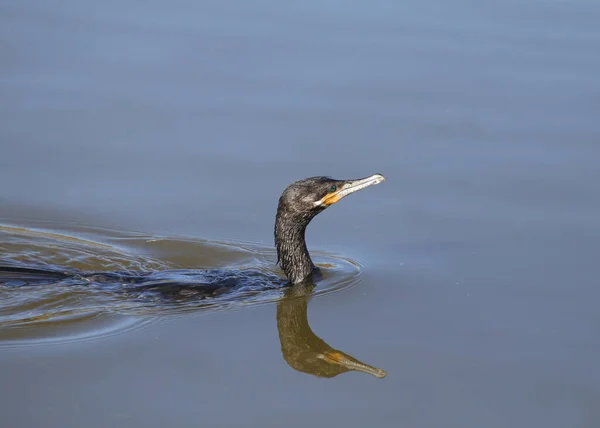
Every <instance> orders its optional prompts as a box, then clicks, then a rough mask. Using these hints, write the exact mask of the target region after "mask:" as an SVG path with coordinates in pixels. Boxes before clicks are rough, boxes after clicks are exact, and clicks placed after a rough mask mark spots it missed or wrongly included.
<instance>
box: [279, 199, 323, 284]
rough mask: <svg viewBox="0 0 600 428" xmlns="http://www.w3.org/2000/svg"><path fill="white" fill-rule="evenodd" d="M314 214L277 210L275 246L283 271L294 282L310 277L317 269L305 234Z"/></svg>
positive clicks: (297, 282)
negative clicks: (309, 251)
mask: <svg viewBox="0 0 600 428" xmlns="http://www.w3.org/2000/svg"><path fill="white" fill-rule="evenodd" d="M312 217H313V216H312V215H302V214H298V213H290V212H286V211H284V210H281V209H280V210H278V211H277V219H276V221H275V246H276V247H277V258H278V260H279V264H280V266H281V268H282V269H283V272H284V273H285V275H286V276H287V278H288V280H289V281H290V282H291V283H292V284H299V283H301V282H304V281H305V280H306V279H307V278H309V277H310V275H311V273H312V272H313V270H314V269H315V265H314V264H313V262H312V260H311V258H310V254H308V249H307V248H306V240H305V238H304V234H305V232H306V226H307V225H308V223H309V222H310V220H311V219H312Z"/></svg>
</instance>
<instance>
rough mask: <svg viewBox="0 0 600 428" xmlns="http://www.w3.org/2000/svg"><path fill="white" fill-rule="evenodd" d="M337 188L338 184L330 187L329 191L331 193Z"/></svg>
mask: <svg viewBox="0 0 600 428" xmlns="http://www.w3.org/2000/svg"><path fill="white" fill-rule="evenodd" d="M336 190H337V186H336V185H335V184H334V185H333V186H331V187H330V188H329V192H330V193H333V192H335V191H336Z"/></svg>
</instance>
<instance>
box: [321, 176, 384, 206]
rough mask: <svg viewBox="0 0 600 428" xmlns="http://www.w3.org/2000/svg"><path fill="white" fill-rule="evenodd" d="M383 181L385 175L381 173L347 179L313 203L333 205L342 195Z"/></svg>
mask: <svg viewBox="0 0 600 428" xmlns="http://www.w3.org/2000/svg"><path fill="white" fill-rule="evenodd" d="M382 181H385V177H384V176H383V175H381V174H373V175H372V176H370V177H365V178H361V179H359V180H349V181H347V182H346V183H345V184H344V185H343V186H341V187H340V188H339V189H338V190H337V191H336V192H333V193H329V194H327V195H325V196H324V197H323V198H322V199H321V200H320V201H318V202H317V203H316V204H315V205H325V206H329V205H333V204H335V203H336V202H338V201H339V200H340V199H342V198H343V197H344V196H347V195H349V194H350V193H354V192H356V191H358V190H361V189H364V188H365V187H369V186H373V185H375V184H379V183H381V182H382Z"/></svg>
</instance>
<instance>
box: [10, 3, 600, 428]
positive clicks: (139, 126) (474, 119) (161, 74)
mask: <svg viewBox="0 0 600 428" xmlns="http://www.w3.org/2000/svg"><path fill="white" fill-rule="evenodd" d="M599 22H600V5H599V4H598V3H597V2H592V1H586V0H575V1H570V2H567V1H557V0H556V1H551V0H537V1H534V0H529V1H525V2H523V1H507V0H505V1H492V0H488V1H484V2H481V1H479V2H476V1H467V0H459V1H455V2H448V1H440V0H437V1H435V0H432V1H420V2H416V1H408V2H391V1H390V2H387V1H374V2H369V3H368V4H367V3H361V4H353V3H349V2H338V1H327V0H326V1H319V2H311V1H309V2H302V3H298V4H291V3H290V4H288V3H285V2H274V1H255V2H241V1H239V2H237V1H233V2H226V3H223V2H216V1H188V0H178V1H175V2H170V3H167V2H157V1H146V2H136V1H132V0H125V1H119V2H112V1H109V2H89V1H72V0H65V1H61V2H36V1H28V0H19V1H12V0H3V1H2V2H0V37H1V38H0V40H1V44H0V46H1V47H0V54H1V55H0V58H1V63H0V64H1V65H0V145H1V148H2V156H1V157H0V223H1V224H3V225H5V226H6V227H22V228H25V229H26V230H32V228H33V229H35V228H37V229H36V230H38V229H39V230H51V231H54V232H56V231H57V230H60V231H61V232H60V233H61V234H62V235H61V236H62V238H61V239H62V240H63V241H64V240H65V239H66V238H64V237H65V236H67V237H73V236H74V237H81V236H83V235H85V233H84V232H82V231H85V230H88V229H86V228H103V229H102V230H110V231H114V230H118V231H125V232H124V233H134V232H135V233H140V234H142V235H143V236H147V237H148V238H149V241H150V240H151V239H154V238H153V237H162V238H160V239H163V238H164V237H167V238H164V239H169V240H171V241H169V242H174V241H173V239H175V237H184V238H185V240H186V242H192V243H191V244H186V245H183V244H181V245H180V244H172V245H169V246H168V251H167V250H165V251H163V252H157V253H152V256H153V257H155V258H156V259H157V260H158V261H159V262H161V261H164V262H165V263H166V262H167V261H169V260H176V261H177V264H178V265H185V266H186V267H192V266H198V267H203V266H208V265H210V266H228V265H229V264H231V263H233V264H237V263H238V262H239V263H241V261H240V260H243V261H244V263H246V262H247V264H248V265H252V261H253V260H255V259H253V258H252V257H253V256H252V255H251V254H253V251H249V252H247V253H244V255H242V256H239V257H241V259H239V258H238V255H236V254H237V253H235V254H233V253H230V252H227V251H221V252H219V251H217V250H214V248H216V247H210V246H209V247H210V248H213V249H212V250H210V251H195V250H196V249H197V248H198V245H200V244H198V242H205V241H203V240H208V241H207V242H222V241H226V242H233V243H243V242H251V243H253V244H252V245H251V246H250V247H251V250H252V249H260V251H261V253H260V254H261V255H260V256H256V257H258V258H257V259H256V260H259V262H260V263H264V264H265V266H267V265H268V264H267V261H268V260H272V261H273V262H274V261H275V260H274V257H272V256H273V253H269V251H271V250H268V248H270V246H271V245H272V227H273V221H274V214H275V208H276V203H277V198H278V197H279V194H280V193H281V191H282V190H283V189H284V188H285V186H286V185H287V184H289V183H290V182H292V181H294V180H297V179H300V178H303V177H308V176H313V175H331V176H334V177H337V178H355V177H363V176H366V175H370V174H373V173H382V174H384V175H385V176H386V178H387V181H386V182H385V183H383V184H381V185H379V186H377V187H374V188H370V189H367V190H365V191H364V192H360V193H359V194H357V195H352V196H351V197H349V198H348V199H345V200H344V201H342V202H340V203H339V204H337V205H336V206H334V207H332V208H330V209H328V210H327V211H325V212H324V213H323V214H321V215H319V216H318V217H317V218H316V219H315V220H314V221H313V223H312V224H311V225H310V226H309V229H308V235H307V239H308V244H309V247H310V248H311V250H312V251H313V252H315V254H334V255H335V257H336V258H337V259H336V260H338V259H339V260H341V259H342V258H343V259H345V260H350V261H352V263H356V265H357V266H359V267H360V268H359V270H360V274H356V276H355V279H356V281H354V280H353V281H354V282H353V285H352V286H351V287H346V288H344V289H340V290H338V291H337V292H335V293H323V294H318V293H317V294H316V295H314V296H313V298H312V299H311V300H310V301H309V302H306V303H307V308H308V309H307V312H306V307H304V308H302V307H297V308H292V309H293V310H292V311H291V312H290V313H302V311H304V314H306V313H307V320H308V322H309V323H310V327H311V328H312V331H314V333H315V334H316V336H318V337H320V338H321V339H322V340H323V341H324V342H326V343H327V344H328V346H330V347H331V348H333V349H338V350H342V351H343V352H346V353H348V354H349V355H352V356H353V357H354V358H357V359H359V360H360V361H363V362H365V363H367V364H370V365H372V366H374V367H379V368H382V369H384V370H385V371H387V376H386V377H385V378H384V379H377V378H375V377H373V376H369V375H368V374H365V373H358V372H349V373H342V374H340V375H338V376H335V377H333V378H319V377H318V376H316V375H315V374H311V373H305V372H302V371H298V370H297V368H296V369H294V367H293V366H292V365H291V364H288V363H289V361H288V359H286V357H285V353H282V344H281V342H280V337H279V335H278V332H279V333H281V319H280V318H281V317H280V315H281V314H282V313H284V312H285V311H284V309H285V306H283V305H284V304H285V300H281V301H280V302H279V303H278V302H277V301H269V302H265V303H264V304H259V305H247V306H246V305H244V304H243V302H242V303H240V305H239V306H240V307H236V308H230V309H232V310H219V311H204V310H201V309H198V310H197V311H189V312H186V313H182V314H179V315H177V316H167V315H165V316H161V314H160V311H158V313H153V314H151V315H150V316H148V315H144V316H141V315H140V316H138V317H137V318H136V316H135V315H134V316H133V318H127V319H128V320H131V319H133V320H134V321H133V323H129V321H127V322H128V323H125V324H123V325H122V328H121V327H119V328H117V329H116V330H115V329H112V327H114V325H115V324H110V325H111V326H112V327H111V330H110V331H111V332H112V333H111V334H98V332H99V331H104V330H102V328H104V320H105V319H104V318H101V319H100V321H98V319H95V321H94V322H85V320H83V321H82V320H79V321H81V322H80V323H77V322H75V321H77V320H75V321H73V320H71V321H69V323H67V324H69V325H70V324H73V325H75V324H76V327H74V329H75V330H76V334H75V333H73V334H72V335H70V336H69V335H66V334H65V335H64V336H63V335H62V333H63V330H64V329H65V328H66V327H65V326H64V325H62V326H61V325H51V324H50V325H46V326H45V327H43V328H42V327H40V326H35V327H32V328H35V329H38V330H35V332H32V330H31V328H28V327H27V326H21V327H19V328H17V329H11V330H10V332H9V333H7V334H4V333H6V331H8V330H5V331H3V332H2V333H3V335H2V337H4V338H6V337H8V339H6V340H5V341H4V342H2V343H0V367H1V368H2V369H1V372H0V373H1V374H2V383H1V386H0V392H1V396H2V400H1V404H0V411H1V412H0V413H1V414H2V426H6V427H34V426H40V425H43V426H46V427H61V428H63V427H80V426H86V427H136V426H143V427H164V426H169V427H231V426H244V427H281V426H288V427H304V426H308V425H311V426H344V427H365V426H376V427H399V426H402V427H404V426H406V427H482V426H483V427H499V428H500V427H507V426H510V427H528V428H529V427H544V428H549V427H557V428H558V427H560V428H563V427H597V426H600V411H599V410H598V406H597V403H598V397H599V396H600V370H599V369H598V355H599V352H600V339H599V334H598V328H599V326H600V313H599V311H598V300H599V298H600V290H599V288H598V286H599V284H600V281H599V279H598V278H599V276H600V267H599V264H598V260H597V259H598V254H599V250H598V248H599V244H600V215H599V214H600V192H599V191H598V183H599V182H600V147H599V140H600V125H599V124H598V119H599V117H600V77H599V76H600V55H599V52H600V50H599V48H600V26H599V25H598V23H599ZM54 232H53V233H54ZM44 233H45V232H44ZM110 233H112V232H110ZM110 233H108V232H107V233H106V234H104V235H102V234H100V235H99V236H97V237H96V238H95V240H94V242H96V241H98V242H104V243H106V242H105V241H107V239H108V238H107V235H110ZM111 236H112V235H111ZM0 238H2V239H3V240H0V247H2V248H5V247H6V245H5V244H6V242H5V239H6V236H0ZM68 239H71V238H68ZM157 239H158V238H157ZM178 239H179V238H178ZM175 240H176V239H175ZM177 242H180V241H177ZM3 245H4V246H3ZM29 245H30V244H27V245H25V246H24V247H23V246H22V247H21V248H30V247H29ZM94 245H95V244H94ZM236 245H237V244H236ZM45 248H46V250H45V251H46V252H44V251H40V252H39V254H38V255H39V257H42V258H43V257H55V256H56V254H57V253H56V252H60V254H66V253H64V252H63V249H61V246H60V245H58V244H56V245H55V244H52V246H50V245H47V246H46V247H45ZM202 248H205V247H202ZM4 251H5V252H6V251H7V250H6V249H5V250H4ZM119 251H121V252H120V253H119V254H123V252H125V253H126V252H127V251H131V252H132V254H131V255H128V256H127V257H130V258H136V257H145V256H147V255H148V254H147V248H145V247H143V248H142V247H135V248H134V247H131V246H130V247H127V248H125V249H123V248H121V249H120V250H119ZM136 251H141V252H142V253H143V254H141V255H140V254H137V253H136ZM148 251H149V250H148ZM92 253H93V252H92ZM232 254H233V255H232ZM4 256H10V254H6V253H5V254H4ZM332 257H333V256H332ZM167 259H168V260H167ZM263 259H264V260H263ZM136 260H137V259H136ZM257 263H258V262H257ZM334 265H335V263H334ZM261 266H262V264H261ZM335 272H336V271H335V269H333V270H332V277H335ZM342 274H344V275H345V273H342ZM317 289H318V287H317ZM5 291H6V290H5ZM16 292H18V290H17V291H14V290H13V293H16ZM12 296H14V295H12ZM278 298H280V297H278ZM84 300H85V299H84ZM34 303H35V302H34ZM84 304H87V302H85V303H84ZM294 311H296V312H294ZM136 320H139V321H140V322H139V323H137V321H136ZM142 321H143V322H142ZM59 324H60V323H59ZM134 324H135V328H134V327H133V325H134ZM119 325H121V324H119ZM40 328H42V330H39V329H40ZM69 328H70V327H69ZM34 333H35V334H34ZM21 336H22V337H23V338H26V337H29V338H30V337H34V338H37V339H35V340H29V341H27V342H26V344H22V346H21V345H19V342H18V340H17V341H16V342H14V341H13V340H14V339H19V337H21ZM53 338H54V339H56V340H48V339H53ZM9 339H10V340H9ZM63 339H64V340H63ZM36 340H37V341H36ZM11 341H13V342H11ZM311 343H313V342H311ZM314 343H316V342H314Z"/></svg>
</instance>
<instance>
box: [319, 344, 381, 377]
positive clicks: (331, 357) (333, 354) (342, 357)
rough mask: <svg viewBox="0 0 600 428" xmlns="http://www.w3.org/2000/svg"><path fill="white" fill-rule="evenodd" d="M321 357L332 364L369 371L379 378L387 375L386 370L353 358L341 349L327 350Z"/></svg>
mask: <svg viewBox="0 0 600 428" xmlns="http://www.w3.org/2000/svg"><path fill="white" fill-rule="evenodd" d="M319 358H322V359H323V360H325V361H327V362H328V363H330V364H339V365H340V366H343V367H345V368H347V369H348V370H354V371H358V372H363V373H368V374H370V375H373V376H375V377H378V378H379V379H381V378H384V377H385V376H386V375H387V372H386V371H385V370H381V369H378V368H377V367H373V366H370V365H368V364H365V363H361V362H360V361H358V360H356V359H354V358H352V357H351V356H350V355H346V354H344V353H343V352H340V351H327V352H325V353H324V354H320V355H319Z"/></svg>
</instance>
